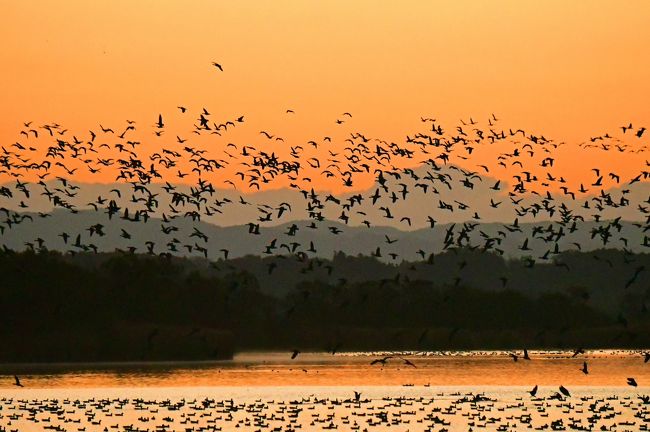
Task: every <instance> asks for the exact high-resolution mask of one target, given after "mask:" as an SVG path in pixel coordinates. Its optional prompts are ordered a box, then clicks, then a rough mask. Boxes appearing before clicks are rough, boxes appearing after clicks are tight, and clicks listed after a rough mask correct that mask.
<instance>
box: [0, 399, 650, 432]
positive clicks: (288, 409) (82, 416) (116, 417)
mask: <svg viewBox="0 0 650 432" xmlns="http://www.w3.org/2000/svg"><path fill="white" fill-rule="evenodd" d="M249 399H250V398H249ZM649 404H650V402H649V401H648V400H647V399H643V398H641V399H639V398H637V397H635V396H633V395H620V396H619V395H596V396H594V395H588V394H581V395H580V396H578V397H576V398H574V399H573V400H572V401H566V400H561V399H555V400H553V399H545V398H538V397H532V398H531V399H530V400H525V399H523V398H521V397H516V396H513V395H499V394H490V393H474V392H457V391H451V392H436V393H434V394H432V395H429V396H421V395H410V394H406V395H384V396H383V397H380V396H375V397H368V396H366V395H365V394H364V393H362V392H358V391H355V392H354V395H353V396H348V397H341V396H334V395H332V396H326V395H323V396H316V395H313V394H311V395H307V396H300V397H292V398H290V399H287V400H277V399H276V398H274V397H257V398H255V399H250V400H246V399H244V400H241V401H238V400H235V399H234V398H230V397H225V398H218V397H202V398H179V399H170V398H164V399H156V398H132V399H130V398H127V397H111V398H99V397H98V398H88V399H82V398H68V397H64V398H47V399H44V400H33V399H22V398H17V397H3V398H2V399H0V431H2V432H15V431H20V430H42V431H47V430H51V431H59V432H65V431H77V432H85V431H88V432H91V431H104V432H107V431H112V430H115V431H124V432H145V431H146V432H153V431H155V432H165V431H179V430H183V431H187V432H194V431H196V432H199V431H222V430H223V431H226V430H244V431H255V432H261V431H274V432H280V431H296V430H342V431H363V432H366V431H370V430H397V431H401V432H405V431H409V432H415V431H423V432H430V431H460V430H463V431H474V430H494V431H511V430H584V431H587V430H603V431H605V430H606V431H643V430H648V422H650V409H649V407H648V405H649Z"/></svg>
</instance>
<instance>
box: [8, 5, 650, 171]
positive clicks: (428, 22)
mask: <svg viewBox="0 0 650 432" xmlns="http://www.w3.org/2000/svg"><path fill="white" fill-rule="evenodd" d="M649 19H650V3H649V2H646V1H625V2H621V1H590V2H566V1H546V2H543V3H542V2H521V1H515V0H513V1H490V2H485V1H455V2H417V1H412V2H376V1H358V2H349V1H327V2H318V3H316V2H303V1H275V2H262V1H259V2H258V1H256V2H246V1H237V2H228V3H226V2H208V1H197V2H191V3H189V4H188V2H172V1H160V0H159V1H146V2H145V1H141V2H132V1H93V2H87V1H81V0H80V1H64V2H36V1H21V2H2V3H0V38H1V40H2V41H3V43H2V45H1V46H0V64H1V65H2V67H1V68H0V82H2V83H3V86H2V87H3V89H2V94H3V95H2V104H1V105H0V141H1V142H2V143H5V144H8V143H12V142H15V141H16V140H19V139H20V137H19V135H18V134H19V131H20V130H21V126H22V122H23V121H27V120H34V121H35V123H37V124H43V123H47V122H58V123H61V124H62V125H63V126H64V127H67V128H69V129H70V130H71V131H72V132H78V133H85V132H86V131H87V130H88V129H89V128H93V129H98V124H99V123H101V124H103V125H104V126H115V127H116V125H122V124H124V120H125V119H127V118H128V119H133V120H137V121H138V124H139V128H140V129H141V130H144V129H147V128H150V127H151V126H152V125H153V123H154V122H155V121H156V118H157V115H158V113H163V114H164V115H165V117H166V119H167V124H168V125H170V127H172V128H173V127H177V129H175V130H176V132H175V133H173V134H171V133H170V134H168V138H169V139H170V140H171V142H174V139H173V138H175V135H176V133H178V134H184V136H186V135H189V131H190V130H191V128H190V126H191V121H190V122H188V121H186V120H181V119H180V117H179V115H178V111H177V110H176V108H175V107H176V106H177V105H184V106H187V107H188V108H190V109H192V110H194V111H198V110H200V109H201V108H202V107H208V109H209V110H210V111H211V112H212V114H213V115H214V116H216V117H218V118H222V119H226V118H228V119H232V118H234V117H236V116H239V115H242V114H243V115H245V116H246V123H245V129H243V131H242V132H239V133H238V134H237V135H235V136H234V137H233V138H228V139H224V140H223V141H222V142H223V144H224V145H225V143H227V142H229V140H230V139H234V138H237V139H238V140H239V141H236V142H239V143H241V144H244V143H246V142H247V141H248V142H249V143H252V144H258V143H260V142H261V141H260V136H259V130H261V129H264V130H267V131H270V132H272V133H277V134H278V135H281V136H284V137H287V138H288V139H289V140H291V141H292V143H295V144H298V143H299V144H303V143H304V142H305V141H306V140H308V139H311V138H312V137H319V138H322V136H324V135H332V136H336V134H340V136H341V137H345V136H347V135H346V134H349V132H350V131H355V130H361V131H363V132H364V133H366V134H367V135H369V136H373V137H381V138H384V139H387V140H401V141H403V139H404V136H405V135H406V134H407V133H412V132H413V131H414V130H417V129H419V128H421V127H422V125H421V123H420V121H419V117H420V116H421V115H423V116H433V117H436V118H438V119H440V120H441V121H443V124H445V123H446V125H447V127H448V128H450V129H453V126H455V124H456V122H458V120H459V119H460V118H465V119H467V118H468V117H469V116H473V117H474V118H475V119H480V120H483V121H484V120H485V119H487V117H488V116H489V115H490V113H496V114H497V116H498V117H500V118H502V119H505V120H504V121H507V124H506V125H504V126H505V127H508V126H511V127H521V128H524V129H527V130H531V131H536V132H537V133H540V134H544V135H546V136H552V137H554V138H555V139H556V140H558V141H563V140H565V141H568V142H573V143H578V142H581V141H583V140H585V139H588V138H589V137H590V136H592V135H596V134H601V133H605V132H610V133H612V132H616V131H617V129H618V127H619V126H620V125H622V124H627V123H628V122H630V121H631V122H633V123H634V124H635V125H639V126H641V125H646V126H647V125H650V104H649V102H648V101H650V80H649V79H648V77H650V56H649V55H648V54H647V53H648V47H649V46H650V26H648V21H649ZM212 61H218V62H219V63H221V64H222V65H223V68H224V72H222V73H221V72H218V71H216V70H215V69H214V67H212V66H211V64H210V63H211V62H212ZM287 108H291V109H293V110H295V112H296V114H295V115H287V114H286V113H285V110H286V109H287ZM344 111H349V112H351V113H352V114H353V118H352V119H350V120H349V121H348V122H347V123H346V125H345V126H344V128H343V127H340V126H339V125H336V124H335V120H336V119H337V118H340V114H341V113H342V112H344ZM194 117H195V116H192V117H191V118H189V119H188V120H191V119H192V118H194ZM337 127H338V128H339V129H337ZM179 131H180V132H179ZM183 131H185V132H183ZM343 131H345V133H343ZM619 132H620V131H619ZM147 134H149V130H148V129H147ZM649 135H650V133H649ZM147 136H149V135H147ZM646 138H647V137H646ZM162 141H164V140H159V141H155V140H152V142H153V143H154V144H153V145H154V146H159V145H160V144H158V142H162ZM644 142H647V139H646V140H645V141H644ZM167 143H169V141H167ZM602 153H603V152H600V153H599V154H595V153H594V154H591V155H590V156H588V159H589V158H590V159H591V160H589V162H592V163H597V162H598V159H599V158H602V157H603V154H602ZM610 153H611V152H610ZM612 156H615V158H611V159H610V160H609V161H608V162H610V163H612V164H614V166H615V169H618V170H622V171H625V170H626V167H628V168H629V169H630V173H632V172H634V171H637V172H638V169H637V168H638V162H639V161H641V163H642V161H643V160H644V158H645V156H644V155H640V156H638V157H635V158H633V159H634V160H633V161H632V160H631V159H629V158H623V157H622V156H621V155H612ZM616 158H618V159H616ZM584 160H585V156H584V151H580V150H578V149H570V150H566V151H565V154H564V159H563V162H562V163H560V167H559V168H558V169H561V170H562V169H564V170H566V173H567V175H570V173H571V170H572V169H574V168H575V166H576V163H578V162H582V161H584ZM478 162H480V160H479V161H476V163H478ZM632 165H634V169H632V168H630V167H632ZM562 167H564V168H562ZM586 170H587V171H588V168H586ZM80 174H81V173H80ZM83 175H86V174H81V177H79V179H80V180H84V179H85V178H84V177H83ZM87 180H88V181H92V180H93V178H92V177H90V176H88V178H87Z"/></svg>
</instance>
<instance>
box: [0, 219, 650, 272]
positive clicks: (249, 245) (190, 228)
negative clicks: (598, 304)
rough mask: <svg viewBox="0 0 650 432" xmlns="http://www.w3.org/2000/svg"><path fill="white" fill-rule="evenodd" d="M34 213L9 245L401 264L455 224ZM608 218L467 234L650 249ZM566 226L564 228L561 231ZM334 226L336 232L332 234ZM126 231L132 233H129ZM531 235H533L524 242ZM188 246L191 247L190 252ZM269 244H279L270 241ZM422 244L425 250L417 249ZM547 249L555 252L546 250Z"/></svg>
mask: <svg viewBox="0 0 650 432" xmlns="http://www.w3.org/2000/svg"><path fill="white" fill-rule="evenodd" d="M30 216H31V218H32V219H33V220H30V219H24V221H23V222H22V223H20V224H14V225H12V227H11V228H10V229H9V228H6V229H5V230H4V234H3V235H2V236H1V237H0V242H1V244H4V245H6V246H7V247H9V248H11V249H15V250H23V249H25V248H27V247H28V246H27V243H30V244H33V245H34V247H38V241H37V239H38V238H40V239H42V240H43V241H44V242H43V244H44V246H45V247H46V248H48V249H52V250H60V251H70V250H72V251H77V252H79V251H82V249H81V248H79V247H75V246H73V244H74V243H75V241H76V237H77V236H78V235H79V236H80V238H79V240H80V243H81V244H82V245H85V246H86V247H88V246H90V247H93V248H94V247H97V249H98V250H99V251H104V252H111V251H114V250H115V249H122V250H127V249H128V248H129V247H135V248H136V250H135V251H136V252H137V253H147V251H148V246H147V245H146V242H153V246H151V244H150V245H149V247H152V248H153V252H154V253H156V254H159V253H163V252H168V251H170V250H169V246H168V245H170V244H171V243H170V242H176V243H175V247H176V249H177V250H176V251H175V252H172V253H173V254H174V255H177V256H196V257H203V256H204V254H203V252H202V251H201V250H198V251H197V248H196V245H198V246H199V247H200V248H203V247H205V248H207V255H208V258H209V259H212V260H215V259H218V258H223V257H224V255H225V253H224V252H223V251H222V249H226V250H228V257H229V258H236V257H241V256H245V255H262V256H265V255H271V254H290V253H298V252H305V253H307V255H308V256H310V257H323V258H331V257H332V256H333V254H334V253H335V252H337V251H343V252H345V253H346V254H348V255H358V254H361V255H371V254H375V255H377V252H379V255H381V256H380V257H379V258H380V259H381V260H384V261H388V262H394V263H399V262H401V261H402V260H409V261H414V260H422V253H424V255H425V257H426V256H428V255H429V254H430V253H440V252H441V251H442V250H443V247H444V239H445V236H446V233H447V231H448V230H449V229H450V228H452V225H450V224H445V225H436V226H435V228H433V229H431V228H425V229H419V230H415V231H400V230H398V229H396V228H390V227H378V226H374V227H371V228H367V227H365V226H361V227H358V226H357V227H350V226H346V225H344V224H341V223H338V222H334V221H327V220H326V221H322V222H318V223H317V227H316V228H309V226H310V225H311V223H312V222H311V221H297V222H291V223H285V224H282V225H278V226H272V227H261V228H260V230H259V234H249V227H248V226H247V225H239V226H230V227H219V226H215V225H211V224H208V223H205V222H199V221H196V222H194V221H192V220H191V219H190V218H182V217H180V218H177V219H175V220H174V221H173V222H172V223H165V222H163V221H162V220H160V219H157V218H151V219H149V220H148V221H147V222H143V221H140V222H132V221H127V220H123V219H120V218H119V217H118V216H113V218H112V219H111V220H109V219H108V217H107V216H106V215H105V214H103V213H100V212H93V211H82V212H79V213H77V214H71V213H69V212H67V211H55V212H53V213H51V215H50V216H49V217H45V218H43V217H40V216H38V215H37V214H30ZM609 223H610V222H609V221H601V222H593V221H591V222H577V223H576V225H575V227H574V230H573V232H571V224H569V225H567V226H564V227H560V225H558V224H557V223H555V224H553V225H552V226H551V223H550V222H540V223H521V224H519V229H518V230H516V229H514V228H513V227H512V225H511V224H501V223H487V224H480V225H478V226H477V227H476V228H475V229H474V230H473V231H472V232H471V233H470V234H469V240H470V241H469V244H471V245H475V246H479V247H482V246H483V245H484V244H485V237H491V238H495V239H497V238H498V239H499V240H498V241H496V240H495V241H494V246H495V247H496V248H497V249H499V251H502V253H503V255H504V257H507V258H508V257H510V258H518V257H524V256H531V257H533V258H535V259H539V258H542V259H552V258H553V255H554V252H556V250H555V248H556V243H557V250H558V251H567V250H578V249H579V248H581V250H582V251H590V250H594V249H599V248H619V249H621V248H623V247H625V246H626V244H625V242H627V249H628V250H630V251H632V252H647V249H648V248H647V247H644V246H643V239H644V233H643V228H641V227H639V226H638V225H635V224H634V223H632V222H624V221H622V222H620V230H619V229H618V228H616V227H611V228H609V233H611V236H610V237H609V239H608V240H607V243H604V242H603V239H602V237H601V236H600V235H595V236H592V234H593V230H595V229H596V230H597V229H598V228H599V227H607V226H608V225H609ZM96 224H101V225H102V228H101V231H102V233H103V234H104V235H100V234H98V233H93V234H92V235H91V232H90V227H91V226H93V225H96ZM293 224H295V226H296V228H295V229H294V231H295V235H289V232H290V231H291V226H292V225H293ZM506 225H507V226H506ZM172 226H173V227H175V228H174V229H177V230H176V231H171V232H169V233H168V234H165V233H164V232H163V231H162V229H163V227H172ZM462 226H463V225H462V224H456V225H453V229H452V232H453V233H454V234H453V235H454V238H455V239H457V238H458V235H459V234H458V233H459V232H460V231H461V229H462ZM549 227H551V228H552V231H551V230H549ZM195 228H196V229H197V230H199V231H200V233H201V235H205V236H207V238H208V240H207V242H206V241H204V239H202V238H200V237H199V235H198V234H197V233H196V231H195ZM560 228H561V229H562V231H563V235H562V236H560V237H558V236H557V233H558V230H559V229H560ZM534 229H537V230H538V232H537V234H536V235H535V237H533V235H532V234H533V230H534ZM122 230H124V231H125V232H126V233H127V234H125V233H124V232H122ZM333 230H335V231H336V232H337V234H334V233H333ZM540 230H541V231H540ZM62 233H67V234H68V236H69V238H68V239H67V244H66V243H64V241H63V238H62V236H61V234H62ZM553 233H555V234H553ZM122 235H124V236H130V237H131V238H130V239H127V238H124V237H122ZM592 237H593V238H592ZM174 239H175V240H174ZM526 239H528V241H527V243H526V244H525V242H526ZM274 240H275V242H274ZM556 240H557V241H556ZM499 242H500V244H499ZM464 244H468V243H467V241H464ZM185 245H188V246H191V251H190V248H189V247H185ZM270 245H274V246H275V247H272V248H267V246H270ZM312 245H313V247H311V246H312ZM378 248H379V251H378V250H377V249H378ZM267 249H268V250H267ZM310 249H312V251H310ZM314 250H315V252H314ZM418 251H422V252H420V254H418ZM548 251H550V252H549V253H547V252H548ZM267 252H269V253H267ZM391 253H394V254H397V256H396V257H395V258H393V257H391V256H390V255H389V254H391Z"/></svg>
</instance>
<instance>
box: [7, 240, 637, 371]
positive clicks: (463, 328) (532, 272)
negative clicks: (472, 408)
mask: <svg viewBox="0 0 650 432" xmlns="http://www.w3.org/2000/svg"><path fill="white" fill-rule="evenodd" d="M468 263H470V264H471V265H468ZM566 266H570V267H571V268H572V269H577V270H578V271H571V272H568V271H566V270H565V268H566ZM648 266H650V256H648V255H647V254H636V255H633V256H631V255H630V254H629V253H627V252H624V251H619V250H600V251H594V252H589V253H581V252H567V253H564V254H561V255H560V256H559V257H558V258H557V259H556V260H555V261H553V262H550V263H548V264H536V265H534V266H529V265H528V262H527V261H526V259H516V260H515V259H513V260H507V259H504V258H503V257H501V256H497V255H494V254H490V253H482V252H477V251H471V250H465V249H458V250H453V251H448V252H446V253H443V254H440V255H436V256H435V257H433V258H431V257H429V258H428V259H427V260H424V261H421V262H403V263H401V264H399V265H392V264H388V263H383V262H380V261H378V260H377V259H375V258H373V257H361V256H359V257H356V256H348V255H345V254H343V253H338V254H336V255H335V256H333V258H332V259H331V260H324V259H307V258H302V259H296V257H291V256H270V257H265V258H262V257H257V256H247V257H243V258H237V259H233V260H229V261H224V260H220V261H216V262H209V261H206V260H201V259H189V258H176V257H172V258H169V257H159V256H147V255H136V254H128V253H119V252H116V253H103V254H76V255H74V256H71V255H64V254H61V253H60V252H54V251H40V252H34V251H25V252H20V253H17V252H6V251H5V252H1V253H0V272H1V274H2V279H3V283H2V284H1V286H0V298H1V300H2V304H3V313H2V314H0V320H1V322H2V326H1V329H2V330H0V334H1V335H2V338H3V341H4V344H3V345H4V347H3V349H2V350H0V361H3V362H53V361H61V362H63V361H134V360H143V361H149V360H208V359H226V358H230V357H231V356H232V354H233V353H234V352H236V351H241V350H278V349H279V350H285V349H296V348H299V349H301V350H317V351H330V352H333V353H335V352H339V351H346V350H406V349H409V350H449V349H488V348H502V349H514V348H529V349H531V348H569V347H576V346H580V347H589V348H598V347H601V348H602V347H627V348H640V347H647V346H648V345H650V337H649V336H648V335H649V334H650V333H648V331H647V330H648V329H650V317H649V315H648V313H647V308H646V306H645V302H646V299H647V298H648V294H649V293H650V291H649V287H650V285H649V284H648V282H649V280H648V279H649V278H648V277H647V275H646V271H645V269H646V268H648ZM308 268H311V269H312V270H313V269H315V268H318V269H320V271H315V270H314V271H310V272H307V271H301V270H304V269H308ZM328 275H329V276H328Z"/></svg>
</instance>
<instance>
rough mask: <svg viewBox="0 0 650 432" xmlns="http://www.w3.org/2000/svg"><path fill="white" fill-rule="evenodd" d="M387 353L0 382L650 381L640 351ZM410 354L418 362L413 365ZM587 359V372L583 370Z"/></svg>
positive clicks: (91, 368) (12, 369) (55, 369)
mask: <svg viewBox="0 0 650 432" xmlns="http://www.w3.org/2000/svg"><path fill="white" fill-rule="evenodd" d="M386 355H389V354H384V353H377V354H376V355H375V354H365V353H362V354H354V355H352V354H337V355H331V354H324V353H304V354H300V355H299V356H298V357H297V358H296V359H294V360H291V359H290V353H284V352H282V353H242V354H238V355H236V356H235V358H234V359H233V360H231V361H219V362H191V363H188V362H181V363H173V362H170V363H149V364H137V363H132V364H62V365H2V366H0V388H11V387H13V375H14V374H17V375H20V377H21V380H22V383H23V384H24V385H25V386H26V387H29V388H101V387H213V386H215V387H223V386H229V387H236V386H252V387H263V386H339V385H346V386H404V385H415V386H425V385H427V386H428V385H431V386H533V385H541V386H557V385H561V384H562V385H572V386H576V385H577V386H625V385H626V379H627V378H628V377H634V378H635V379H636V381H637V382H638V383H639V386H645V385H648V384H650V363H648V364H646V363H644V358H643V355H642V354H641V352H630V351H616V352H614V351H609V352H604V351H600V352H588V353H587V354H586V355H583V354H581V355H579V356H576V357H575V358H573V357H571V355H572V354H571V353H570V352H555V353H550V352H531V354H530V355H531V358H532V359H531V360H524V359H522V358H521V357H520V358H519V360H518V361H516V362H515V361H513V360H512V358H511V357H510V356H509V355H508V353H503V352H500V353H499V352H491V353H459V354H454V355H422V354H418V355H408V356H406V355H404V356H398V355H393V358H390V359H389V360H387V362H386V365H385V366H382V365H381V364H377V365H371V364H370V363H371V361H372V360H375V359H379V358H382V357H384V356H386ZM404 359H408V360H409V361H410V362H411V363H413V364H414V365H415V366H414V367H413V366H409V365H408V364H406V362H405V360H404ZM584 361H586V362H587V363H588V369H589V374H588V375H585V374H583V373H582V372H581V370H580V369H581V368H582V365H583V362H584Z"/></svg>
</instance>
